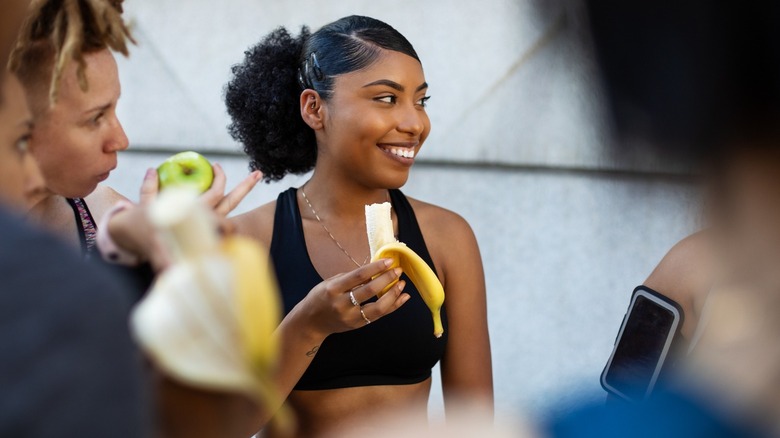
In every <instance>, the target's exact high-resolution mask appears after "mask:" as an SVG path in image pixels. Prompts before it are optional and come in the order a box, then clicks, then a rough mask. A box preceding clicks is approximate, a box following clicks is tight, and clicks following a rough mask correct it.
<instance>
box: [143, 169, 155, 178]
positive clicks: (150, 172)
mask: <svg viewBox="0 0 780 438" xmlns="http://www.w3.org/2000/svg"><path fill="white" fill-rule="evenodd" d="M155 173H157V172H156V171H155V170H154V168H153V167H150V168H148V169H146V175H144V178H146V179H149V178H151V177H153V176H154V174H155Z"/></svg>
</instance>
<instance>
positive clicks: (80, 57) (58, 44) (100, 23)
mask: <svg viewBox="0 0 780 438" xmlns="http://www.w3.org/2000/svg"><path fill="white" fill-rule="evenodd" d="M122 1H123V0H33V1H32V2H31V4H30V10H29V14H28V17H27V19H26V21H25V23H24V24H23V25H22V30H21V31H20V32H19V39H18V40H17V43H16V47H15V48H14V51H13V53H12V54H11V58H10V62H9V67H10V69H11V71H14V72H17V73H19V70H20V69H24V70H32V69H39V68H49V66H50V65H51V67H52V72H51V75H50V76H49V75H48V74H46V76H45V77H50V78H51V79H50V84H49V102H50V104H54V103H55V102H56V101H57V93H58V91H59V86H60V80H61V79H62V75H63V72H64V71H65V68H66V67H67V66H68V64H69V63H70V62H71V61H75V62H76V63H78V69H77V73H76V74H77V77H78V83H79V87H80V88H81V90H82V91H85V92H86V91H87V90H88V89H89V84H88V83H87V76H86V73H85V70H86V61H85V60H84V54H85V53H90V52H94V51H97V50H101V49H105V48H110V49H112V50H114V51H115V52H119V53H122V54H123V55H125V56H128V51H127V42H128V41H130V42H132V43H135V40H133V37H132V35H131V34H130V30H129V29H128V27H127V25H126V24H125V22H124V21H123V20H122ZM41 50H44V51H46V55H45V56H50V58H49V60H48V61H49V62H46V61H44V59H43V58H44V56H42V55H41V53H36V52H40V51H41ZM51 61H53V62H51ZM25 64H28V65H25ZM29 64H35V65H29ZM41 64H42V65H41ZM52 64H53V65H52ZM43 73H48V72H43ZM19 76H20V79H22V80H24V78H23V77H22V76H28V75H22V74H20V75H19Z"/></svg>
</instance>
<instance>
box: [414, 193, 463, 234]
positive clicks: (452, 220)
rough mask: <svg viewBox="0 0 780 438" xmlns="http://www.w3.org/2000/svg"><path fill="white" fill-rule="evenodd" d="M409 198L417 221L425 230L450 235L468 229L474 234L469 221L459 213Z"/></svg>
mask: <svg viewBox="0 0 780 438" xmlns="http://www.w3.org/2000/svg"><path fill="white" fill-rule="evenodd" d="M407 199H408V200H409V203H410V204H411V206H412V209H414V214H415V216H416V217H417V222H419V223H420V226H421V227H423V228H424V230H423V231H429V232H432V233H445V234H448V235H451V234H453V233H454V234H459V232H464V231H467V232H468V233H469V234H473V233H472V231H471V226H470V225H469V223H468V222H467V221H466V219H464V218H463V217H462V216H461V215H459V214H458V213H455V212H454V211H452V210H447V209H446V208H444V207H439V206H438V205H434V204H431V203H428V202H424V201H420V200H418V199H414V198H407Z"/></svg>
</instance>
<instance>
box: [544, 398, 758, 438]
mask: <svg viewBox="0 0 780 438" xmlns="http://www.w3.org/2000/svg"><path fill="white" fill-rule="evenodd" d="M546 429H547V430H546V432H547V433H546V436H549V437H556V438H596V437H598V438H610V437H615V438H617V437H621V438H623V437H632V438H651V437H652V438H656V437H664V438H697V437H702V438H705V437H706V438H751V437H759V436H763V435H762V434H760V433H759V432H757V431H756V430H753V429H752V427H751V426H749V425H745V424H739V423H736V422H734V421H733V420H732V419H730V418H727V417H726V416H725V415H724V414H723V413H721V412H718V411H716V410H715V409H713V408H712V407H711V406H709V405H708V404H707V403H706V402H704V401H703V400H701V399H699V398H696V397H693V396H692V395H690V394H685V393H680V392H673V391H667V390H661V391H660V392H659V393H657V394H656V395H654V396H652V397H651V398H650V399H649V400H647V401H646V402H642V403H627V402H623V401H617V402H610V403H608V404H603V403H599V404H592V405H588V406H583V407H579V408H577V409H575V410H573V411H571V412H569V413H567V414H564V415H561V416H559V417H557V418H554V419H553V420H551V421H550V422H549V423H548V424H547V427H546Z"/></svg>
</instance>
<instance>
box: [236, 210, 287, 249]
mask: <svg viewBox="0 0 780 438" xmlns="http://www.w3.org/2000/svg"><path fill="white" fill-rule="evenodd" d="M275 213H276V200H274V201H271V202H269V203H267V204H263V205H261V206H259V207H257V208H255V209H253V210H250V211H248V212H246V213H242V214H240V215H237V216H234V217H231V218H230V221H231V222H232V223H233V225H235V227H236V232H237V233H238V234H242V235H245V236H250V237H253V238H255V239H257V240H259V241H261V242H263V244H265V245H266V246H270V245H271V238H272V236H273V232H274V215H275Z"/></svg>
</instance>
